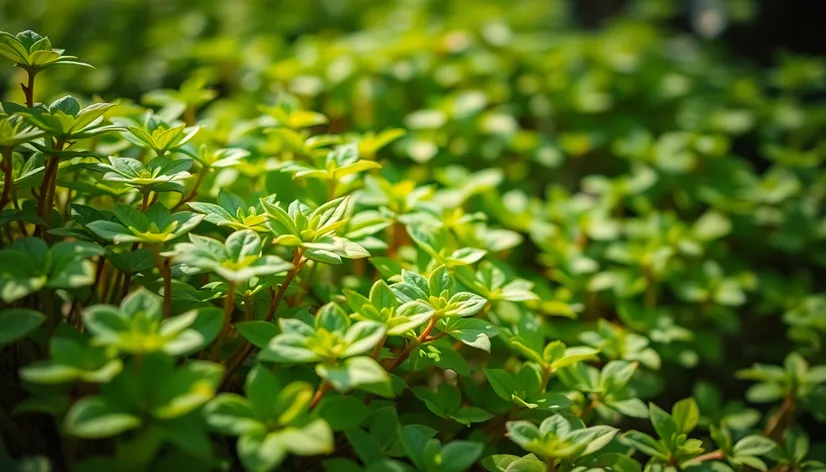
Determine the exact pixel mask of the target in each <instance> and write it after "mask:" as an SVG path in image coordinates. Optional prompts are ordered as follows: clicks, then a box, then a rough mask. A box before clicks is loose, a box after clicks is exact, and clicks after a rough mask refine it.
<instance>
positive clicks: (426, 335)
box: [387, 317, 438, 373]
mask: <svg viewBox="0 0 826 472" xmlns="http://www.w3.org/2000/svg"><path fill="white" fill-rule="evenodd" d="M437 321H438V318H436V317H433V318H430V323H428V324H427V326H426V327H425V329H424V331H422V334H420V335H419V337H417V338H416V339H415V340H413V341H412V342H411V343H410V344H409V345H408V346H407V348H406V349H405V350H404V351H402V353H401V354H399V357H397V358H396V360H395V361H393V363H392V364H390V367H388V368H387V372H388V373H392V372H393V371H394V370H396V369H398V368H399V366H400V365H402V362H404V361H405V359H407V358H408V357H409V356H410V353H412V352H413V350H414V349H416V348H417V347H419V346H421V345H422V344H424V343H426V342H430V341H432V339H435V338H430V332H431V331H433V328H435V327H436V322H437Z"/></svg>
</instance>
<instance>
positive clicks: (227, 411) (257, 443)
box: [204, 365, 333, 471]
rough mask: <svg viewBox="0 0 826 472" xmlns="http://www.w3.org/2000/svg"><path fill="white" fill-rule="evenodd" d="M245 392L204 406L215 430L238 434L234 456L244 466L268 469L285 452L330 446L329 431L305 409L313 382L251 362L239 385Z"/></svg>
mask: <svg viewBox="0 0 826 472" xmlns="http://www.w3.org/2000/svg"><path fill="white" fill-rule="evenodd" d="M244 393H245V394H246V397H242V396H240V395H236V394H233V393H224V394H221V395H218V396H217V397H215V398H214V399H213V400H212V401H210V402H209V404H208V405H207V406H206V408H205V412H204V414H205V417H206V420H207V423H208V424H209V425H210V426H211V427H212V428H213V429H214V430H216V431H218V432H219V433H221V434H225V435H228V436H238V445H237V449H238V457H239V458H240V459H241V463H242V464H243V465H244V467H245V468H246V469H247V470H254V471H267V470H272V469H274V468H275V467H277V466H278V465H279V464H280V463H281V462H282V461H283V460H284V458H285V457H286V456H287V454H296V455H302V456H312V455H317V454H328V453H330V452H332V451H333V432H332V430H331V429H330V426H329V425H328V424H327V423H326V422H325V421H324V420H322V419H313V418H312V417H311V416H310V415H309V413H308V411H309V403H310V399H311V397H312V396H313V388H312V386H311V385H310V384H308V383H306V382H293V383H290V384H287V385H283V384H281V383H280V382H279V381H278V379H277V378H276V377H275V376H274V375H273V374H271V373H270V372H268V371H267V369H265V368H264V367H263V366H261V365H257V366H255V367H254V368H253V369H252V370H251V371H250V373H249V374H248V375H247V380H246V383H245V385H244Z"/></svg>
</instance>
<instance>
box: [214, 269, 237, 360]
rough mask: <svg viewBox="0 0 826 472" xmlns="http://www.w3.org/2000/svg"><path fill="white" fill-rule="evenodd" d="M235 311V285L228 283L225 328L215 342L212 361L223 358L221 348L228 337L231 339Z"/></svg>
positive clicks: (225, 301) (225, 300)
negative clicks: (230, 332) (230, 333)
mask: <svg viewBox="0 0 826 472" xmlns="http://www.w3.org/2000/svg"><path fill="white" fill-rule="evenodd" d="M234 309H235V284H234V283H232V282H229V283H227V296H226V297H225V298H224V326H223V327H222V328H221V334H219V335H218V339H216V340H215V346H214V347H213V349H214V350H213V351H212V360H218V359H220V358H221V348H222V347H223V346H224V342H226V340H227V337H229V331H230V327H231V323H230V322H231V321H232V311H233V310H234Z"/></svg>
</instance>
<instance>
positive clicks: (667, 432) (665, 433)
mask: <svg viewBox="0 0 826 472" xmlns="http://www.w3.org/2000/svg"><path fill="white" fill-rule="evenodd" d="M648 411H649V413H650V414H651V424H652V425H653V426H654V430H655V431H657V434H658V435H659V436H660V438H662V439H663V440H664V441H665V442H666V444H672V439H673V438H674V436H675V435H676V434H677V433H678V432H679V425H677V422H676V421H674V418H672V417H671V415H669V414H668V413H666V412H665V410H663V409H662V408H660V407H658V406H657V405H655V404H653V403H649V404H648Z"/></svg>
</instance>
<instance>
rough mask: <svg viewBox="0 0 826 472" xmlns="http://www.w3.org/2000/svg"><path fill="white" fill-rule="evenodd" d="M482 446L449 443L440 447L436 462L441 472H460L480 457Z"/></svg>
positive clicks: (477, 444)
mask: <svg viewBox="0 0 826 472" xmlns="http://www.w3.org/2000/svg"><path fill="white" fill-rule="evenodd" d="M482 449H483V446H482V444H480V443H478V442H474V441H461V440H459V441H451V442H450V443H448V444H445V445H444V446H442V449H441V451H440V452H439V457H440V458H441V460H440V461H439V462H438V464H439V470H440V471H441V472H462V471H465V470H467V469H469V468H470V466H472V465H473V464H474V463H475V462H476V460H477V459H478V458H479V456H481V455H482Z"/></svg>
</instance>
